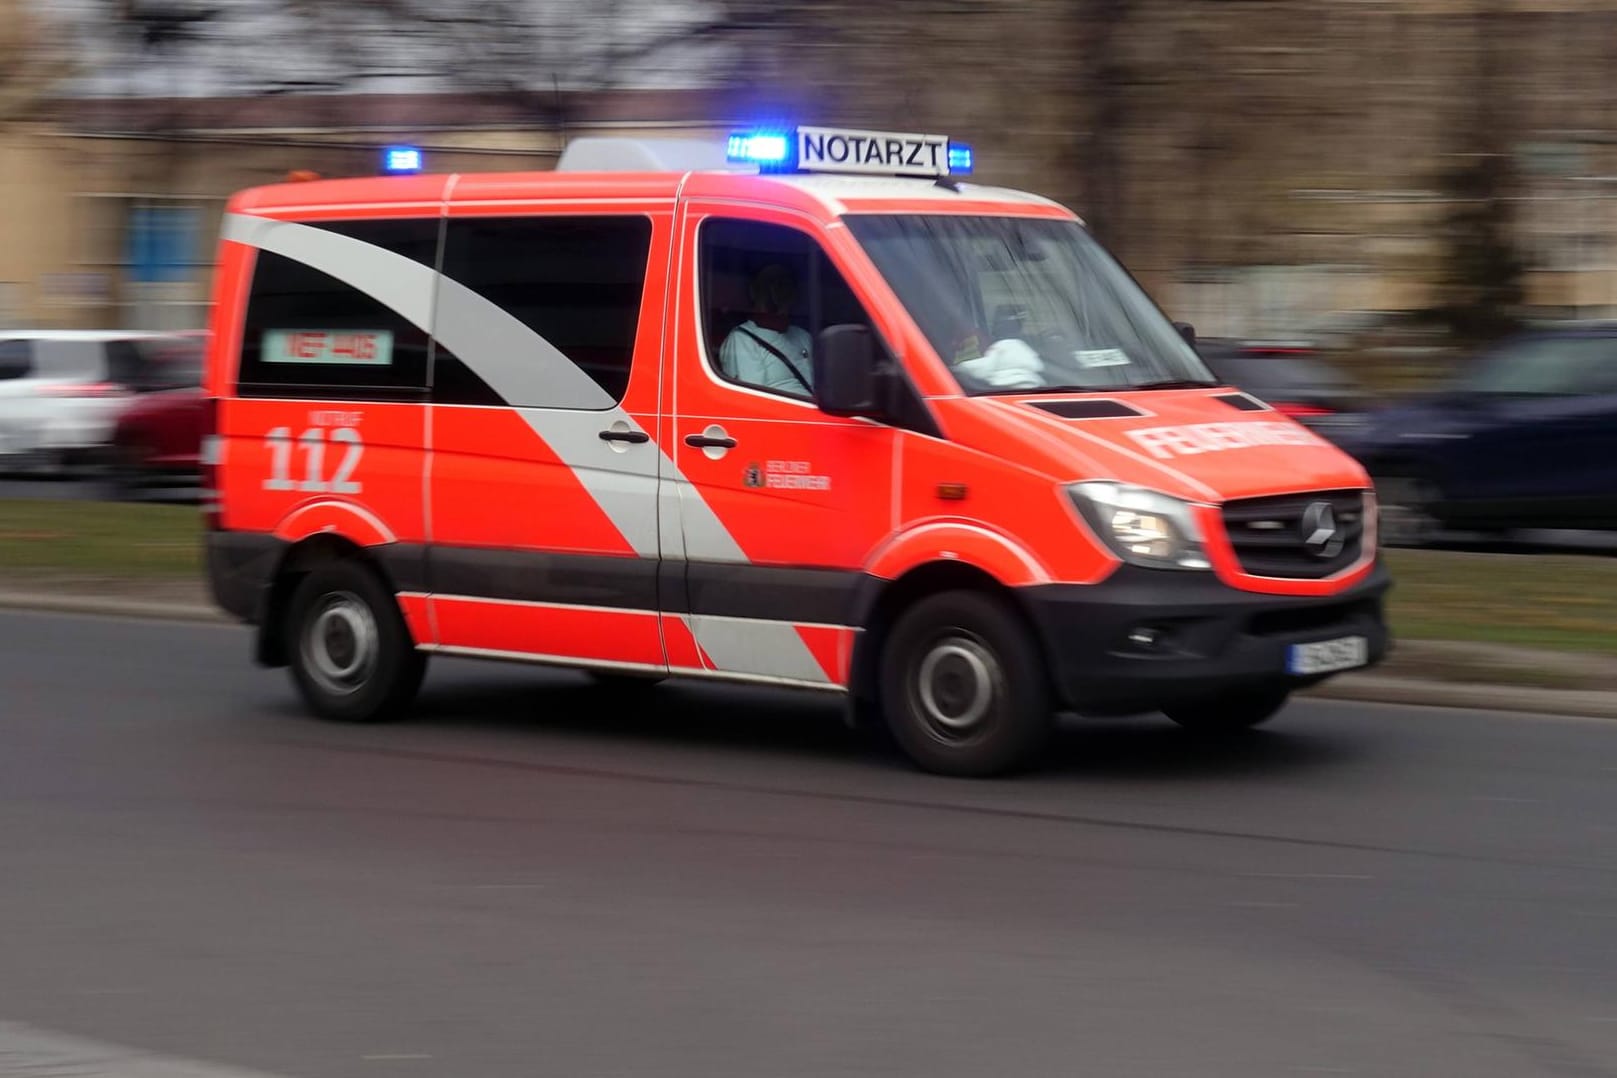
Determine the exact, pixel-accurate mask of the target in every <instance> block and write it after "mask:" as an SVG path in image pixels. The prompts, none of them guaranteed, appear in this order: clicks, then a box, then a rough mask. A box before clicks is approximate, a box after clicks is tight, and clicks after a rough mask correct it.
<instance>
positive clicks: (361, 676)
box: [286, 561, 427, 722]
mask: <svg viewBox="0 0 1617 1078" xmlns="http://www.w3.org/2000/svg"><path fill="white" fill-rule="evenodd" d="M286 633H287V648H286V653H287V655H288V656H289V657H290V659H291V667H292V678H293V680H294V681H295V682H296V684H297V687H298V691H299V692H300V693H301V694H302V695H303V699H304V702H305V703H307V704H308V705H309V708H310V710H312V711H313V712H314V713H315V714H317V715H319V716H320V717H322V718H326V719H334V720H336V721H338V722H381V721H384V720H387V719H391V718H395V717H397V716H399V715H400V714H402V713H403V712H404V711H405V710H406V709H407V708H408V707H409V706H410V702H411V701H412V700H413V699H414V698H415V694H416V690H417V689H419V688H420V687H421V678H422V675H423V674H424V673H425V672H426V666H427V660H426V656H425V655H423V654H422V653H421V652H419V651H417V650H416V649H415V643H414V641H412V640H411V639H410V631H409V629H408V627H406V625H405V624H404V616H403V615H402V614H401V613H400V612H399V604H398V602H397V601H396V600H395V599H394V597H393V595H392V594H391V593H389V592H388V590H387V589H386V588H385V587H384V586H383V585H382V582H381V580H379V579H378V578H377V576H376V574H375V573H373V572H371V571H370V569H369V568H368V567H367V566H365V565H363V564H361V563H359V562H355V561H339V562H333V563H331V564H329V565H322V566H320V567H319V568H316V569H315V570H313V571H312V572H310V573H309V575H308V576H306V577H304V578H303V580H302V581H301V582H300V583H299V584H298V586H297V589H296V590H295V591H294V592H293V593H292V604H291V609H290V611H289V616H288V617H287V621H286Z"/></svg>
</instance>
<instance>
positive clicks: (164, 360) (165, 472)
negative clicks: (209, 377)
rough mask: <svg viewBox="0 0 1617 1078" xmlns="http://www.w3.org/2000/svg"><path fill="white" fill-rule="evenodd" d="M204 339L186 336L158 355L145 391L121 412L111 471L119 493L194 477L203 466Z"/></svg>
mask: <svg viewBox="0 0 1617 1078" xmlns="http://www.w3.org/2000/svg"><path fill="white" fill-rule="evenodd" d="M201 380H202V368H201V341H200V340H195V341H184V342H180V343H179V344H177V345H176V346H174V347H172V348H170V349H167V350H165V351H162V352H159V353H157V354H156V355H154V357H153V363H152V364H151V367H150V368H149V371H148V376H147V378H146V380H145V382H144V383H143V385H142V386H141V387H140V388H141V390H142V391H143V392H142V395H141V396H139V397H137V398H136V399H135V400H134V401H132V402H131V403H130V404H129V405H128V406H127V407H126V408H125V409H124V411H123V412H122V414H120V415H119V417H118V422H117V424H116V425H115V426H114V428H113V432H112V439H111V445H110V446H109V454H108V456H109V471H110V474H111V478H112V482H113V484H114V487H115V490H116V492H117V493H118V494H121V495H127V494H132V493H135V492H136V491H138V490H140V489H141V488H143V487H146V486H149V485H152V484H163V483H194V482H196V480H197V479H198V477H199V475H200V472H201V466H200V460H201V451H202V433H203V431H202V422H203V397H202V389H201V386H200V385H199V383H200V382H201Z"/></svg>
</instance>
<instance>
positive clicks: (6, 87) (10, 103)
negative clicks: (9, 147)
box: [0, 0, 73, 123]
mask: <svg viewBox="0 0 1617 1078" xmlns="http://www.w3.org/2000/svg"><path fill="white" fill-rule="evenodd" d="M72 73H73V64H72V62H71V60H69V58H68V51H67V48H66V45H65V41H64V39H63V34H62V29H61V27H60V26H58V25H57V24H55V23H53V22H51V21H50V20H48V19H47V18H45V17H44V16H42V15H41V14H40V13H39V12H38V11H37V10H35V9H33V8H32V7H30V6H28V5H26V4H25V3H24V0H0V123H7V122H13V121H17V120H25V119H28V118H30V117H31V116H32V115H33V114H34V113H35V111H36V110H37V109H38V108H39V107H40V105H42V104H43V103H44V102H45V101H46V99H48V98H49V97H50V96H51V95H52V94H54V93H55V92H56V91H57V89H58V88H59V87H60V86H61V84H62V83H63V81H64V80H66V79H67V78H68V76H70V75H71V74H72Z"/></svg>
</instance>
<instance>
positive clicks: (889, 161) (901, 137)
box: [725, 127, 972, 179]
mask: <svg viewBox="0 0 1617 1078" xmlns="http://www.w3.org/2000/svg"><path fill="white" fill-rule="evenodd" d="M725 156H726V158H727V159H728V160H729V162H730V163H731V164H737V165H755V166H757V168H758V171H759V172H841V173H852V174H860V175H866V176H918V177H928V178H934V179H945V178H947V177H949V176H969V175H970V174H971V167H972V153H971V147H970V146H968V145H966V144H965V143H963V142H950V141H949V140H948V139H947V138H946V137H944V136H943V135H911V134H899V133H897V132H891V131H852V130H845V129H842V128H834V127H793V128H787V129H785V130H781V129H779V128H773V129H771V128H753V129H748V130H742V131H736V132H733V133H732V134H731V135H730V141H729V143H728V145H727V147H726V153H725Z"/></svg>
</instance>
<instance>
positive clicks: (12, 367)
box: [0, 341, 34, 382]
mask: <svg viewBox="0 0 1617 1078" xmlns="http://www.w3.org/2000/svg"><path fill="white" fill-rule="evenodd" d="M33 356H34V350H33V348H32V347H31V346H30V344H29V342H28V341H0V382H5V381H10V380H11V379H13V378H27V377H28V376H29V375H30V374H32V373H33V369H34V363H33Z"/></svg>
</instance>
